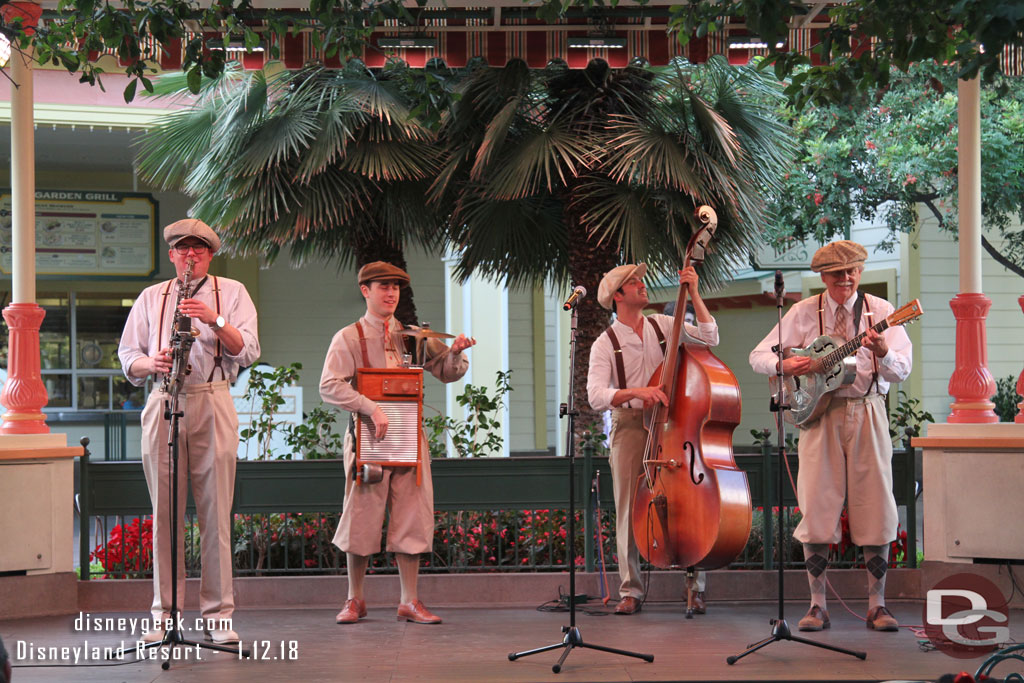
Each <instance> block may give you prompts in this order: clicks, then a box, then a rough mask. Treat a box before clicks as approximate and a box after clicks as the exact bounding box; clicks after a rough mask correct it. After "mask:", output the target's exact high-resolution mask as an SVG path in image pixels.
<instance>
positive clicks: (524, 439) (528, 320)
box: [484, 289, 534, 451]
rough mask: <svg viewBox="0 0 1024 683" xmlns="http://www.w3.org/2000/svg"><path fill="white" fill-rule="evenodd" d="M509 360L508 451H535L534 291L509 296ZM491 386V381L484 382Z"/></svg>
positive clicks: (519, 291) (512, 291) (520, 291)
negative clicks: (510, 389) (510, 381)
mask: <svg viewBox="0 0 1024 683" xmlns="http://www.w3.org/2000/svg"><path fill="white" fill-rule="evenodd" d="M508 317H509V320H508V361H509V369H510V370H512V389H513V391H512V392H511V393H510V394H509V395H508V396H507V397H506V401H507V403H508V406H509V418H510V419H509V449H510V450H513V451H526V450H533V449H534V434H533V432H534V422H533V418H534V405H533V363H534V360H533V292H532V291H530V290H529V289H525V290H511V291H509V293H508ZM484 384H485V385H486V386H488V387H493V386H494V382H493V378H492V379H491V380H490V381H488V382H485V383H484Z"/></svg>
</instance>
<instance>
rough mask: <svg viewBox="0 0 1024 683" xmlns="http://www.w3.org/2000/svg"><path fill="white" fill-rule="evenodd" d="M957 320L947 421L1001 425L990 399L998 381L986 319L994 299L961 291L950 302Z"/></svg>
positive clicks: (976, 293)
mask: <svg viewBox="0 0 1024 683" xmlns="http://www.w3.org/2000/svg"><path fill="white" fill-rule="evenodd" d="M949 307H950V308H952V309H953V316H954V317H955V318H956V367H955V369H954V370H953V376H952V377H950V378H949V395H950V396H952V397H953V404H952V405H951V406H950V408H951V409H952V412H951V413H950V415H949V418H948V419H947V420H946V421H947V422H954V423H981V422H999V416H998V415H996V414H995V411H993V410H992V409H993V408H994V407H995V404H994V403H992V401H990V400H989V398H990V397H991V396H992V395H993V394H995V393H996V382H995V380H994V379H993V378H992V373H991V372H989V370H988V345H987V339H986V333H985V318H986V316H987V315H988V309H990V308H991V307H992V300H991V299H989V298H988V297H987V296H985V295H984V294H981V293H978V292H961V293H960V294H957V295H956V296H955V297H953V299H952V300H951V301H950V302H949Z"/></svg>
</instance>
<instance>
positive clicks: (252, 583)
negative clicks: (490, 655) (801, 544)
mask: <svg viewBox="0 0 1024 683" xmlns="http://www.w3.org/2000/svg"><path fill="white" fill-rule="evenodd" d="M957 569H961V568H960V567H958V568H957ZM950 573H953V572H950ZM828 577H829V581H830V582H831V583H832V585H833V586H834V587H835V589H836V590H837V591H838V592H839V594H840V595H841V596H842V597H843V599H850V600H863V599H866V597H867V582H866V579H865V572H864V570H863V569H833V570H830V571H829V572H828ZM936 577H937V578H936V580H938V578H941V577H939V575H938V574H936ZM685 582H686V576H685V574H684V573H683V572H677V571H657V572H652V574H651V583H650V589H649V595H648V597H649V599H651V600H657V601H662V600H681V599H682V596H683V594H684V591H685ZM601 584H602V581H601V576H600V574H596V573H593V574H587V573H583V572H580V573H578V574H577V575H576V592H577V593H586V594H587V595H590V596H600V595H601V587H602V586H601ZM785 585H786V598H787V599H794V600H796V599H804V598H807V597H808V589H807V575H806V573H805V572H803V571H802V570H789V571H787V572H786V577H785ZM922 585H924V583H923V582H922V572H921V570H914V569H892V570H890V571H889V577H888V581H887V590H886V594H887V596H888V597H890V598H892V599H922V598H923V592H922V588H921V587H922ZM928 585H931V583H929V584H928ZM608 586H609V589H610V591H609V592H610V593H611V594H612V597H613V599H616V598H618V577H617V575H609V576H608ZM347 587H348V580H347V579H346V577H344V576H309V577H244V578H236V579H235V604H236V606H237V607H238V608H239V609H246V608H268V607H270V608H273V607H293V608H294V607H332V606H336V605H340V604H341V603H343V602H344V600H345V595H346V591H347ZM777 587H778V574H777V573H776V572H774V571H745V570H744V571H739V570H737V571H729V570H719V571H714V572H709V577H708V598H709V599H710V600H712V601H729V602H744V601H764V600H774V599H775V598H776V591H777ZM152 590H153V589H152V582H151V581H149V580H148V579H145V580H123V581H107V580H95V581H80V582H79V583H78V609H80V610H81V611H84V612H111V611H147V610H148V609H149V605H150V601H151V600H152V596H153V593H152ZM419 592H420V596H421V597H422V598H423V600H424V602H426V603H428V604H430V605H447V606H464V607H473V606H487V605H500V606H504V607H517V606H521V607H535V606H536V605H539V604H541V603H543V602H545V601H547V600H556V599H557V598H558V596H559V594H560V593H561V594H568V593H569V575H568V573H565V572H562V573H530V574H526V573H524V574H497V573H494V574H421V575H420V579H419ZM399 594H400V590H399V583H398V576H397V575H384V576H382V575H370V576H367V577H366V597H367V601H368V602H370V603H371V604H377V605H386V604H396V603H397V602H398V599H399ZM198 595H199V580H198V579H189V580H188V581H187V586H186V590H185V608H186V609H189V610H194V609H198V607H199V603H198Z"/></svg>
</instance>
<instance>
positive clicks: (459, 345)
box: [451, 334, 476, 353]
mask: <svg viewBox="0 0 1024 683" xmlns="http://www.w3.org/2000/svg"><path fill="white" fill-rule="evenodd" d="M475 344H476V339H474V338H473V337H467V336H466V335H464V334H460V335H459V336H458V337H456V338H455V341H453V342H452V346H451V350H452V353H461V352H462V351H465V350H466V349H468V348H469V347H470V346H473V345H475Z"/></svg>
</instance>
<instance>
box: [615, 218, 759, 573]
mask: <svg viewBox="0 0 1024 683" xmlns="http://www.w3.org/2000/svg"><path fill="white" fill-rule="evenodd" d="M697 215H698V218H699V219H700V221H701V222H702V223H704V225H703V227H701V228H700V230H699V231H698V232H697V233H696V234H695V235H694V236H693V237H692V238H691V239H690V243H689V245H688V246H687V248H686V259H685V265H686V266H689V265H700V264H701V263H703V261H704V251H705V248H706V247H707V245H708V243H709V242H710V241H711V237H712V236H713V234H714V231H715V229H716V228H717V227H718V216H717V215H716V214H715V211H714V209H712V208H711V207H709V206H702V207H700V208H699V209H698V212H697ZM687 293H688V288H687V287H680V288H679V296H678V298H677V299H676V309H675V323H674V324H673V325H672V336H671V338H670V339H669V343H668V345H667V346H668V352H667V355H666V357H665V360H664V362H663V363H662V365H661V366H660V367H659V368H658V369H657V370H655V371H654V374H653V375H652V376H651V380H650V382H649V383H648V385H649V386H659V387H660V388H661V389H662V390H663V391H664V392H665V395H666V396H667V397H668V406H667V407H666V406H663V405H661V404H660V403H656V404H655V407H654V408H653V409H652V412H650V413H649V414H648V416H647V421H648V423H649V427H650V429H649V432H648V437H647V444H646V446H645V449H644V471H643V474H641V475H640V477H639V479H638V480H637V486H636V496H635V498H634V502H633V534H634V536H635V537H636V541H637V546H638V548H639V550H640V553H641V554H642V555H643V556H644V557H645V558H647V560H648V561H649V562H650V563H651V564H653V565H655V566H657V567H664V568H668V567H684V568H691V567H695V568H701V569H713V568H716V567H721V566H724V565H726V564H728V563H729V562H731V561H732V560H733V559H734V558H735V557H736V556H737V555H739V553H740V552H741V551H742V550H743V547H744V546H745V545H746V542H747V537H748V536H749V535H750V522H751V503H750V487H749V485H748V483H747V475H746V472H744V471H743V470H741V469H740V468H739V467H737V465H736V461H735V460H734V459H733V453H732V433H733V430H734V429H735V428H736V425H738V424H739V422H740V414H741V409H740V389H739V383H738V382H737V381H736V376H735V375H733V373H732V371H731V370H729V368H728V367H726V365H725V364H724V363H722V361H720V360H719V359H718V358H717V357H716V356H715V354H713V353H711V350H710V349H709V348H708V346H707V344H705V343H703V342H701V341H700V340H697V339H694V338H693V337H691V336H690V335H689V334H687V332H686V331H685V329H683V318H684V312H685V311H686V297H687ZM680 339H682V341H683V342H684V343H683V344H682V345H680Z"/></svg>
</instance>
